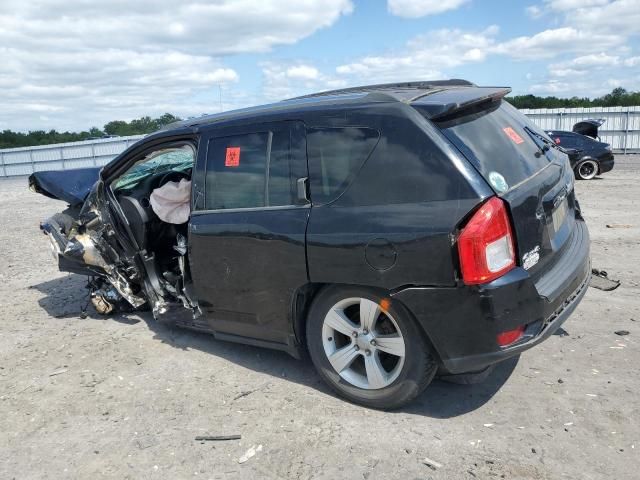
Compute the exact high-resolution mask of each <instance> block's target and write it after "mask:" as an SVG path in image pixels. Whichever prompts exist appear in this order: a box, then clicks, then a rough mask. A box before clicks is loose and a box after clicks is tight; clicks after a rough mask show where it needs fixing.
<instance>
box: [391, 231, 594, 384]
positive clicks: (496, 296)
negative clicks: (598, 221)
mask: <svg viewBox="0 0 640 480" xmlns="http://www.w3.org/2000/svg"><path fill="white" fill-rule="evenodd" d="M590 275H591V264H590V259H589V232H588V230H587V227H586V225H585V223H584V222H583V221H576V229H575V231H574V234H573V237H572V239H571V244H570V245H569V246H568V248H567V249H566V250H565V251H564V253H563V255H562V258H561V259H560V260H559V261H558V262H557V263H556V265H555V266H554V267H553V268H551V269H550V270H548V271H547V272H545V275H544V276H542V277H541V278H538V279H533V278H532V277H531V276H530V275H529V273H528V272H527V271H526V270H524V269H522V268H519V267H518V268H515V269H513V270H512V271H510V272H509V273H507V274H506V275H504V276H503V277H501V278H499V279H497V280H495V281H493V282H491V283H489V284H486V285H479V286H461V287H455V288H407V289H404V290H401V291H399V292H397V293H395V294H394V295H393V297H394V298H396V299H398V300H400V301H402V302H403V303H404V304H405V305H406V306H407V307H408V308H409V310H411V311H412V312H413V314H414V315H415V317H416V319H417V320H418V321H419V322H420V324H421V325H422V326H423V328H424V330H425V332H427V334H428V336H429V339H430V340H431V342H432V344H433V346H434V348H435V349H436V351H437V353H438V355H439V357H440V359H441V361H442V369H443V370H444V371H445V372H448V373H451V374H458V373H465V372H474V371H480V370H482V369H484V368H485V367H487V366H488V365H491V364H494V363H497V362H499V361H501V360H505V359H507V358H509V357H512V356H514V355H517V354H519V353H520V352H523V351H524V350H527V349H529V348H531V347H533V346H535V345H537V344H539V343H540V342H542V341H544V340H545V339H547V338H548V337H549V336H550V335H552V334H553V333H554V332H555V331H556V330H557V329H558V327H560V325H562V323H564V321H565V320H566V319H567V318H568V317H569V316H570V315H571V313H572V312H573V311H574V310H575V308H576V307H577V306H578V304H579V303H580V301H581V300H582V298H583V297H584V295H585V293H586V291H587V287H588V285H589V279H590ZM522 325H524V326H525V331H524V335H523V337H522V338H521V339H520V340H518V341H517V342H516V343H514V344H511V345H509V346H507V347H500V346H499V345H498V343H497V339H496V336H497V335H498V334H499V333H501V332H505V331H509V330H513V329H515V328H518V327H520V326H522Z"/></svg>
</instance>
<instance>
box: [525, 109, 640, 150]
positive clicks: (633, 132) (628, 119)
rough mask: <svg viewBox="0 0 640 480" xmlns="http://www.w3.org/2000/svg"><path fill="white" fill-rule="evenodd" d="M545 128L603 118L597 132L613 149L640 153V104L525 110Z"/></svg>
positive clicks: (571, 126) (553, 128)
mask: <svg viewBox="0 0 640 480" xmlns="http://www.w3.org/2000/svg"><path fill="white" fill-rule="evenodd" d="M520 111H521V112H522V113H524V114H525V115H527V116H528V117H529V118H530V119H531V120H533V122H534V123H535V124H536V125H538V126H539V127H540V128H542V129H543V130H568V131H571V129H572V128H573V124H574V123H576V122H579V121H580V120H586V119H588V118H604V119H605V123H604V125H602V127H600V129H599V130H598V133H599V134H600V140H602V141H603V142H606V143H609V144H610V145H611V147H612V148H613V150H614V152H617V153H638V152H640V107H590V108H539V109H535V110H534V109H522V110H520Z"/></svg>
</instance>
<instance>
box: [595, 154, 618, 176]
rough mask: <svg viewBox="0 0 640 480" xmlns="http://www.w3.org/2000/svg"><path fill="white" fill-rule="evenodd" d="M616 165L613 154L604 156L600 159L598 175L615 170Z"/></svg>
mask: <svg viewBox="0 0 640 480" xmlns="http://www.w3.org/2000/svg"><path fill="white" fill-rule="evenodd" d="M614 163H615V161H614V158H613V154H612V153H609V154H608V155H603V156H602V157H600V158H599V159H598V173H605V172H609V171H611V170H613V165H614Z"/></svg>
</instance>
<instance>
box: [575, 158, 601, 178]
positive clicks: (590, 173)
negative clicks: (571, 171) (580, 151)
mask: <svg viewBox="0 0 640 480" xmlns="http://www.w3.org/2000/svg"><path fill="white" fill-rule="evenodd" d="M575 173H576V178H578V179H580V180H591V179H592V178H593V177H595V176H596V175H597V174H598V162H596V161H595V160H583V161H582V162H580V163H579V164H578V165H576V168H575Z"/></svg>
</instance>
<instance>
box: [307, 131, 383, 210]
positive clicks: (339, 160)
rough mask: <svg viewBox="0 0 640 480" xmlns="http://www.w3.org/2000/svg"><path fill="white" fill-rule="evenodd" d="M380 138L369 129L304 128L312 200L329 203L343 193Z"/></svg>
mask: <svg viewBox="0 0 640 480" xmlns="http://www.w3.org/2000/svg"><path fill="white" fill-rule="evenodd" d="M379 138H380V134H379V133H378V131H377V130H373V129H370V128H360V127H344V128H309V129H307V153H308V156H309V160H308V162H309V176H310V180H311V181H310V186H311V200H312V201H313V202H314V203H316V204H322V203H328V202H331V201H332V200H334V199H335V198H337V197H338V196H339V195H340V194H341V193H342V192H344V190H345V189H346V188H347V187H348V186H349V184H350V183H351V182H352V181H353V178H354V177H355V175H356V174H357V172H358V171H359V170H360V167H362V165H363V164H364V162H365V160H366V159H367V158H368V157H369V155H370V154H371V152H372V151H373V149H374V148H375V146H376V144H377V143H378V139H379Z"/></svg>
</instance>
